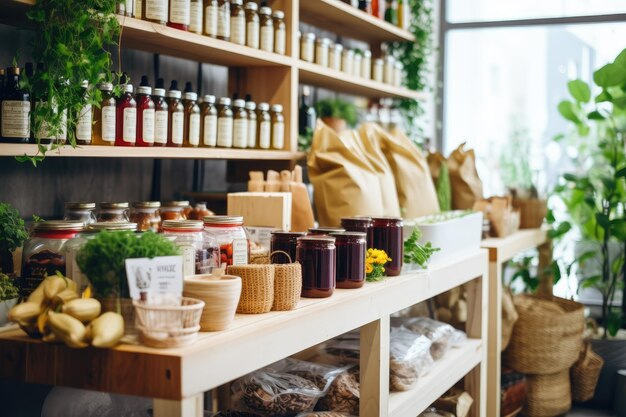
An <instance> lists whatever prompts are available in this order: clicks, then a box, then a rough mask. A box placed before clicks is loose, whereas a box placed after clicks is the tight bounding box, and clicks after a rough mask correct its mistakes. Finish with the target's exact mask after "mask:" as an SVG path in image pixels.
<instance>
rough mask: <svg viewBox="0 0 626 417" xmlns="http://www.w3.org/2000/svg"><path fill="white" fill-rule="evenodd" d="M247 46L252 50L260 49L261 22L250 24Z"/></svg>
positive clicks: (247, 31)
mask: <svg viewBox="0 0 626 417" xmlns="http://www.w3.org/2000/svg"><path fill="white" fill-rule="evenodd" d="M246 45H248V46H249V47H251V48H256V49H259V22H248V27H247V30H246Z"/></svg>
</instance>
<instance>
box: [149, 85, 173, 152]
mask: <svg viewBox="0 0 626 417" xmlns="http://www.w3.org/2000/svg"><path fill="white" fill-rule="evenodd" d="M152 101H153V102H154V146H167V134H168V129H167V127H168V119H169V111H168V105H167V101H165V88H163V78H159V80H157V84H156V88H155V89H154V91H153V92H152Z"/></svg>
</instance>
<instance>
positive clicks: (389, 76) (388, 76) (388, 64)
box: [383, 56, 396, 85]
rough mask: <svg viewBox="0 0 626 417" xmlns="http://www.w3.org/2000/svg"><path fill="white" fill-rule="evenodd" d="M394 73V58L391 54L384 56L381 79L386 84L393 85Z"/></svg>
mask: <svg viewBox="0 0 626 417" xmlns="http://www.w3.org/2000/svg"><path fill="white" fill-rule="evenodd" d="M395 75H396V59H395V58H394V57H392V56H387V57H386V58H385V71H384V74H383V81H384V82H385V83H387V84H390V85H393V84H394V80H395Z"/></svg>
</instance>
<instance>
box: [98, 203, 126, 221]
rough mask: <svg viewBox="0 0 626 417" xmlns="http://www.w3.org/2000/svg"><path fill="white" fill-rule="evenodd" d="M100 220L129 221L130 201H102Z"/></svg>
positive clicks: (99, 212) (99, 211)
mask: <svg viewBox="0 0 626 417" xmlns="http://www.w3.org/2000/svg"><path fill="white" fill-rule="evenodd" d="M96 218H97V220H98V222H125V223H127V222H128V203H100V209H99V210H98V216H97V217H96Z"/></svg>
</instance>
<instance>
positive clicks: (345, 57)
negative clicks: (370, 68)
mask: <svg viewBox="0 0 626 417" xmlns="http://www.w3.org/2000/svg"><path fill="white" fill-rule="evenodd" d="M353 66H354V51H353V50H352V49H344V50H343V53H342V54H341V70H342V71H343V72H345V73H346V74H352V71H353Z"/></svg>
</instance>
